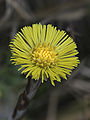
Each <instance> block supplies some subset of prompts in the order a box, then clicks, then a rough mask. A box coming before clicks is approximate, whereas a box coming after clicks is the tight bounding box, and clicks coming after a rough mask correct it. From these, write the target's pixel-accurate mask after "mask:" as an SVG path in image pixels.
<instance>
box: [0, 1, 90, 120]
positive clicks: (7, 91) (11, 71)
mask: <svg viewBox="0 0 90 120" xmlns="http://www.w3.org/2000/svg"><path fill="white" fill-rule="evenodd" d="M33 23H41V24H48V23H50V24H52V25H54V26H57V28H58V29H61V30H62V29H63V30H65V31H66V32H67V33H68V34H70V35H71V36H72V37H73V39H74V41H75V42H76V44H77V46H78V51H79V55H78V56H79V58H80V61H81V63H80V65H79V66H78V68H76V69H75V70H73V72H72V75H71V76H70V77H69V78H68V80H67V81H66V80H63V79H62V82H61V83H58V82H55V84H56V86H55V87H53V86H52V85H51V83H50V81H47V82H44V84H41V86H40V88H39V89H38V91H37V93H36V95H35V96H34V98H33V99H32V100H31V102H30V105H29V107H28V111H27V113H26V114H25V116H24V118H23V119H22V120H90V0H0V120H7V119H8V116H9V115H10V113H11V111H12V110H13V108H14V107H15V105H16V101H17V99H18V96H19V94H20V93H21V92H22V91H23V90H24V88H25V86H26V83H27V80H26V79H25V77H24V76H23V75H21V74H20V72H18V71H17V68H18V67H17V66H14V65H12V64H11V62H10V56H11V53H10V48H9V42H10V40H11V38H12V37H13V35H14V34H15V33H16V32H17V31H18V30H20V29H21V28H22V27H23V26H26V25H31V24H33Z"/></svg>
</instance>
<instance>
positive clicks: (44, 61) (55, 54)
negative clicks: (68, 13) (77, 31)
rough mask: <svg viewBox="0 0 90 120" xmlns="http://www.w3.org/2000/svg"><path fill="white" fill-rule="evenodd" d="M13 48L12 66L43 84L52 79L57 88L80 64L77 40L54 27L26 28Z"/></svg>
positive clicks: (37, 26) (14, 42) (36, 25)
mask: <svg viewBox="0 0 90 120" xmlns="http://www.w3.org/2000/svg"><path fill="white" fill-rule="evenodd" d="M10 48H11V53H12V57H11V61H12V63H14V64H15V65H20V68H19V69H18V70H22V72H21V73H25V74H26V78H27V77H28V76H32V78H33V79H35V80H38V79H39V78H41V80H42V83H43V81H44V80H45V79H48V78H49V79H50V80H51V83H52V85H53V86H55V83H54V80H56V81H59V82H61V77H62V78H64V79H67V75H70V74H71V72H72V69H74V68H75V67H77V65H78V64H79V59H78V57H76V56H75V55H77V54H78V51H77V50H76V48H77V46H76V44H75V42H74V41H73V39H72V38H71V37H70V36H69V35H67V34H66V32H65V31H63V30H61V31H60V30H57V28H56V27H54V26H52V25H51V24H48V25H41V24H33V25H32V27H31V26H27V27H26V26H25V27H23V29H21V32H18V33H17V34H16V35H15V36H14V38H13V39H12V40H11V42H10Z"/></svg>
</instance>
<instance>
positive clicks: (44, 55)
mask: <svg viewBox="0 0 90 120" xmlns="http://www.w3.org/2000/svg"><path fill="white" fill-rule="evenodd" d="M57 55H58V54H57V52H55V48H52V47H50V46H49V44H48V45H46V44H45V43H44V44H42V45H40V44H38V45H37V46H36V47H35V48H34V49H33V51H32V59H33V61H34V62H35V63H37V64H39V65H40V66H42V67H45V66H50V65H54V64H55V63H56V61H57Z"/></svg>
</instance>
